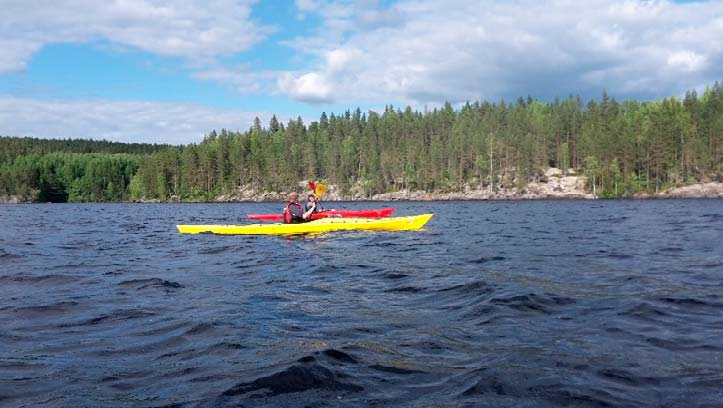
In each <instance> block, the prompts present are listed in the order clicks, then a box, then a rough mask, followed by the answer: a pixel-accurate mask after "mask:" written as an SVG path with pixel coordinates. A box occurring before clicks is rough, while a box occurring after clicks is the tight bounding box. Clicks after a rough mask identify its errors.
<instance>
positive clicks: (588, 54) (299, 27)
mask: <svg viewBox="0 0 723 408" xmlns="http://www.w3.org/2000/svg"><path fill="white" fill-rule="evenodd" d="M29 4H30V2H25V1H19V0H0V6H2V8H3V10H4V12H3V14H4V17H3V19H1V20H0V53H1V54H0V56H2V58H0V135H17V136H36V137H63V138H64V137H74V138H75V137H85V138H95V139H110V140H119V141H145V142H162V143H174V144H180V143H191V142H198V141H200V140H201V139H202V137H203V135H204V133H207V132H208V131H209V130H210V129H212V128H216V129H219V128H223V127H225V128H228V129H233V130H237V129H240V130H245V129H247V128H248V127H249V126H250V124H251V123H252V121H253V118H254V117H256V116H258V117H260V118H261V119H262V121H263V122H264V123H267V122H268V119H269V118H270V116H271V114H276V115H277V116H278V117H279V118H280V119H282V120H288V119H289V118H295V117H296V116H301V117H302V118H303V119H304V120H305V121H306V122H307V123H308V122H309V121H311V120H316V119H318V117H319V115H320V113H321V112H322V111H326V112H342V111H344V110H347V109H355V108H356V107H361V108H362V109H363V110H369V109H371V110H379V109H382V108H383V107H384V106H385V105H387V104H394V105H396V106H406V105H411V106H412V107H413V108H416V109H423V108H424V107H425V106H427V107H434V106H439V105H441V104H442V103H444V102H445V101H450V102H452V103H454V104H460V103H463V102H464V101H467V100H490V101H499V100H502V99H504V100H514V99H516V98H517V97H518V96H527V95H531V96H533V97H535V98H538V99H541V100H551V99H552V98H554V97H555V96H560V97H565V96H567V95H569V94H578V95H581V96H582V97H583V98H585V99H587V98H591V97H597V96H598V95H600V94H601V92H602V91H603V90H607V91H608V92H609V93H610V94H612V95H613V96H615V97H617V98H619V99H626V98H635V99H641V100H651V99H658V98H663V97H668V96H676V95H681V94H682V93H684V92H685V91H686V90H690V89H697V90H703V89H704V88H705V86H707V85H710V84H712V83H713V82H715V81H717V80H721V79H723V68H721V67H723V58H722V57H723V40H722V39H723V2H720V1H696V2H687V1H685V2H684V1H679V2H671V1H664V0H658V1H633V0H623V1H602V0H591V1H588V2H573V1H567V0H559V1H550V2H536V1H531V0H519V1H516V2H494V1H485V0H480V1H478V2H469V1H445V2H439V1H433V0H416V1H405V0H400V1H374V0H359V1H332V0H295V1H291V0H289V1H252V0H212V1H201V0H186V1H182V2H181V1H178V2H163V1H156V0H119V1H116V2H113V3H110V2H107V3H106V2H97V1H93V0H75V1H72V2H63V1H50V0H38V1H36V2H33V5H32V6H30V5H29Z"/></svg>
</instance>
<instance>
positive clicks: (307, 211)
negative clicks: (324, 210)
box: [301, 203, 316, 220]
mask: <svg viewBox="0 0 723 408" xmlns="http://www.w3.org/2000/svg"><path fill="white" fill-rule="evenodd" d="M315 208H316V203H314V204H313V205H312V206H311V207H309V209H308V210H306V212H305V213H304V214H303V215H302V216H301V218H303V219H305V220H308V219H309V217H311V214H312V213H313V212H314V209H315Z"/></svg>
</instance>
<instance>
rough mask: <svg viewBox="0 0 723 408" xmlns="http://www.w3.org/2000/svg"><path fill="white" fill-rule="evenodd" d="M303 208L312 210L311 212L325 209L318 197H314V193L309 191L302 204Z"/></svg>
mask: <svg viewBox="0 0 723 408" xmlns="http://www.w3.org/2000/svg"><path fill="white" fill-rule="evenodd" d="M304 210H306V211H309V210H312V211H311V213H312V214H313V213H320V212H322V211H326V209H325V208H324V206H323V205H321V202H320V201H319V199H318V198H316V195H315V194H314V193H310V194H309V195H308V196H307V197H306V204H304Z"/></svg>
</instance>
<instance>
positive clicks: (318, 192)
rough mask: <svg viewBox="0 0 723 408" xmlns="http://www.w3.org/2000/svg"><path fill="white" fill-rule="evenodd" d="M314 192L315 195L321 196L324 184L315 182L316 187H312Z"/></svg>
mask: <svg viewBox="0 0 723 408" xmlns="http://www.w3.org/2000/svg"><path fill="white" fill-rule="evenodd" d="M314 193H316V196H317V197H321V196H322V195H324V193H326V184H324V183H317V184H316V188H315V189H314Z"/></svg>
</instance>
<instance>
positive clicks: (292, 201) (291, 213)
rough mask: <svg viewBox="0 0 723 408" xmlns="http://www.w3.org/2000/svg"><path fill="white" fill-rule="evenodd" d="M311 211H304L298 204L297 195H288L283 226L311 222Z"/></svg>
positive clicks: (293, 193) (295, 193)
mask: <svg viewBox="0 0 723 408" xmlns="http://www.w3.org/2000/svg"><path fill="white" fill-rule="evenodd" d="M312 212H313V209H312V210H307V211H306V212H305V211H304V207H302V206H301V203H299V193H297V192H291V193H289V202H288V203H287V204H286V208H285V209H284V224H298V223H300V222H306V221H311V219H310V218H311V213H312Z"/></svg>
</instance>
